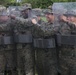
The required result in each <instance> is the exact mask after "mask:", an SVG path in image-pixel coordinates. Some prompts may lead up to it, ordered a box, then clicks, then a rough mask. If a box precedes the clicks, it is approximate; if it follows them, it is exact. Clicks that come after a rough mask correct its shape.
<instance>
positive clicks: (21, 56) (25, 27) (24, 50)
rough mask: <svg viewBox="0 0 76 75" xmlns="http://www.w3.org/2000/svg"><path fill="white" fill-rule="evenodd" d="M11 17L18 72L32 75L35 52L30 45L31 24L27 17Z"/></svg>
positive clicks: (23, 74)
mask: <svg viewBox="0 0 76 75" xmlns="http://www.w3.org/2000/svg"><path fill="white" fill-rule="evenodd" d="M25 9H26V7H25ZM27 14H28V13H27ZM25 15H26V14H25ZM11 18H12V19H14V22H15V24H16V25H15V35H16V37H17V39H16V43H17V53H18V73H19V74H20V75H34V74H35V67H34V65H35V52H34V49H33V46H32V32H31V31H32V25H31V23H30V21H29V19H28V18H27V19H25V18H21V17H15V16H11ZM28 21H29V22H28ZM23 38H24V39H23Z"/></svg>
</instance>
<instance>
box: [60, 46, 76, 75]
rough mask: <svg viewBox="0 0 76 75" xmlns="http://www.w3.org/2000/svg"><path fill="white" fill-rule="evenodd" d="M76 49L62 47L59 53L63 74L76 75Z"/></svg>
mask: <svg viewBox="0 0 76 75" xmlns="http://www.w3.org/2000/svg"><path fill="white" fill-rule="evenodd" d="M75 51H76V50H75V49H74V48H73V47H70V48H69V47H67V48H66V47H62V48H61V50H60V53H59V62H60V63H59V64H60V70H61V75H76V52H75Z"/></svg>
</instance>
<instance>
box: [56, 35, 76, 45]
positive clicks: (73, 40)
mask: <svg viewBox="0 0 76 75" xmlns="http://www.w3.org/2000/svg"><path fill="white" fill-rule="evenodd" d="M56 42H57V45H58V46H61V45H71V46H75V45H76V35H60V34H57V35H56Z"/></svg>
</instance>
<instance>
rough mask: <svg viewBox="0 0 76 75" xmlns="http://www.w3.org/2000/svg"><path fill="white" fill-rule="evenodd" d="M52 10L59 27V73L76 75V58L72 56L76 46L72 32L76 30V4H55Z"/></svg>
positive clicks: (57, 40)
mask: <svg viewBox="0 0 76 75" xmlns="http://www.w3.org/2000/svg"><path fill="white" fill-rule="evenodd" d="M52 9H53V11H54V15H55V17H56V21H55V22H54V25H56V24H58V25H59V30H58V33H57V37H56V42H57V56H58V72H59V73H60V74H62V75H69V74H70V75H75V74H76V72H75V69H76V67H75V65H76V63H75V59H74V58H75V56H74V57H73V56H72V54H73V55H75V53H74V51H75V49H73V47H74V45H75V44H76V42H75V40H76V39H75V37H76V35H73V34H72V32H73V31H75V28H76V27H75V16H76V14H75V13H76V12H75V10H76V2H67V3H54V4H53V7H52ZM74 34H75V33H74ZM71 47H72V48H71ZM71 61H74V62H71Z"/></svg>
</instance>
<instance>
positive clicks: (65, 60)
mask: <svg viewBox="0 0 76 75" xmlns="http://www.w3.org/2000/svg"><path fill="white" fill-rule="evenodd" d="M59 34H60V35H70V34H71V28H70V26H69V24H68V23H67V22H60V29H59ZM57 50H58V51H59V60H58V61H59V67H60V73H61V75H72V74H71V67H72V66H73V65H71V57H72V56H71V55H72V52H73V47H72V46H69V45H65V44H63V45H61V46H59V47H58V49H57Z"/></svg>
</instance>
